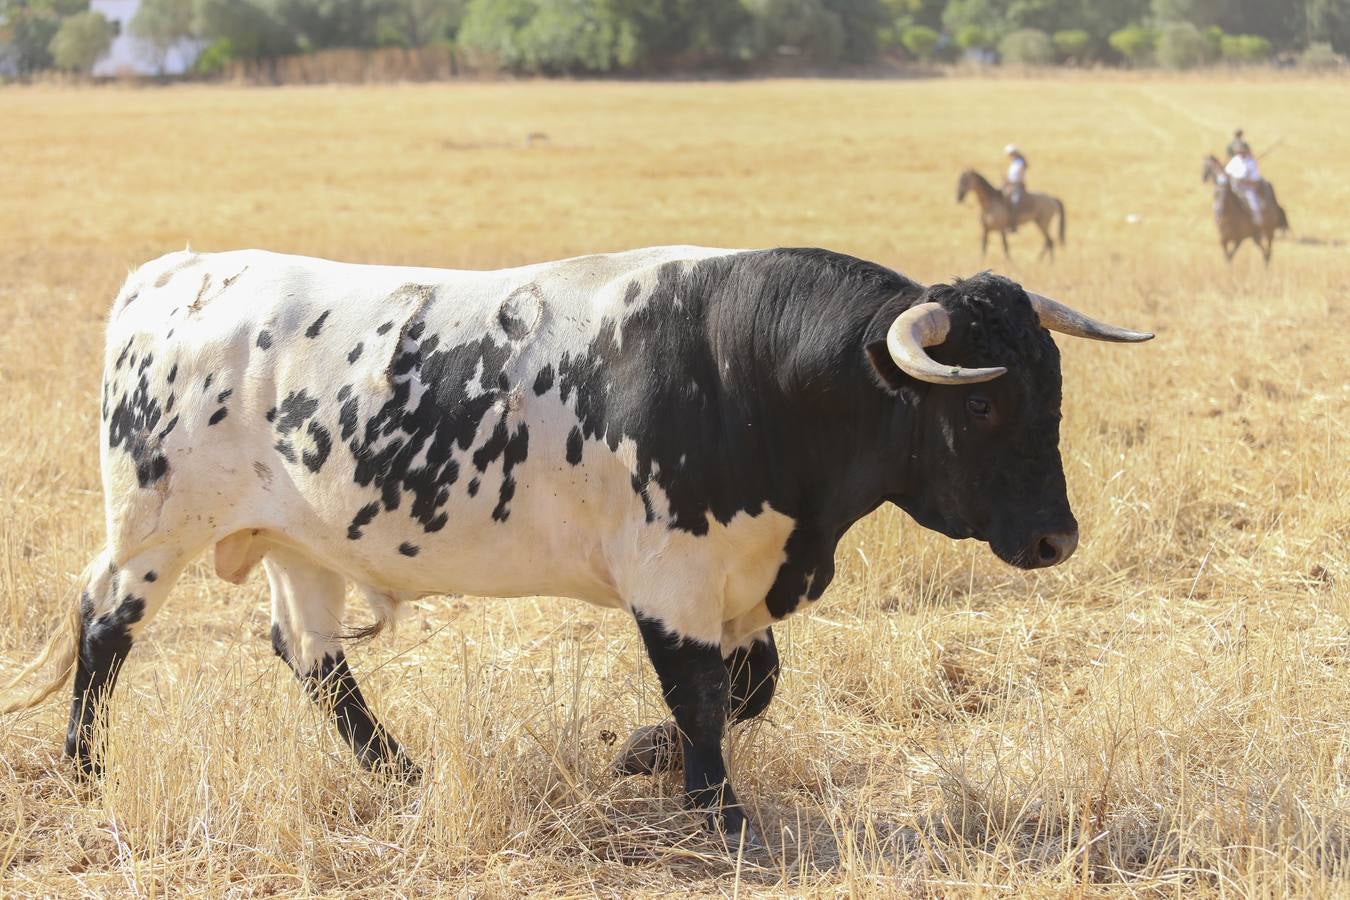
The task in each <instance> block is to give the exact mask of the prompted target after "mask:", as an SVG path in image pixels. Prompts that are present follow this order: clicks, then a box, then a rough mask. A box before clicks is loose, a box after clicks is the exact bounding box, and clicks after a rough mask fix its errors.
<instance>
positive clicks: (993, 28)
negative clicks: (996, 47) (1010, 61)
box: [942, 0, 1008, 46]
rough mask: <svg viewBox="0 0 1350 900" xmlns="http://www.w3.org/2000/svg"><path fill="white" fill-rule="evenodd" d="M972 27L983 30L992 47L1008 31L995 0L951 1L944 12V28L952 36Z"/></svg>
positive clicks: (1000, 9) (1000, 8)
mask: <svg viewBox="0 0 1350 900" xmlns="http://www.w3.org/2000/svg"><path fill="white" fill-rule="evenodd" d="M971 25H974V26H976V27H977V28H980V29H981V30H983V32H984V33H985V34H986V35H987V36H988V37H989V39H990V45H991V46H992V45H993V44H994V43H996V42H997V40H998V37H999V36H1000V35H1002V34H1003V33H1004V32H1005V31H1007V30H1008V29H1007V20H1006V19H1005V18H1004V16H1003V9H1002V7H1001V6H999V5H997V4H996V3H995V0H950V2H949V3H948V4H947V7H946V9H944V10H943V11H942V26H943V27H944V28H945V29H946V30H947V31H948V33H951V34H960V33H961V31H962V29H964V28H967V27H969V26H971Z"/></svg>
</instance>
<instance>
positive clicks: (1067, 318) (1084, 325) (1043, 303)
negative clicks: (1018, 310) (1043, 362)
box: [1027, 291, 1153, 344]
mask: <svg viewBox="0 0 1350 900" xmlns="http://www.w3.org/2000/svg"><path fill="white" fill-rule="evenodd" d="M1027 299H1028V300H1030V301H1031V306H1032V308H1033V309H1035V310H1036V316H1037V318H1039V319H1040V320H1041V327H1042V328H1046V329H1048V330H1050V331H1058V332H1061V333H1063V334H1071V335H1073V336H1074V337H1081V338H1091V339H1092V340H1094V341H1120V342H1124V343H1130V344H1135V343H1138V342H1139V341H1148V340H1152V339H1153V333H1152V332H1150V331H1130V330H1129V329H1128V328H1118V327H1117V326H1115V325H1108V324H1106V323H1105V322H1098V321H1097V320H1096V319H1094V318H1092V317H1091V316H1085V315H1083V314H1082V313H1080V312H1079V311H1078V310H1076V309H1071V308H1069V307H1067V306H1065V305H1064V304H1063V303H1059V302H1058V301H1055V300H1051V299H1050V298H1049V297H1042V296H1041V295H1040V294H1033V293H1032V292H1031V291H1027Z"/></svg>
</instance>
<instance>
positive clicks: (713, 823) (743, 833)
mask: <svg viewBox="0 0 1350 900" xmlns="http://www.w3.org/2000/svg"><path fill="white" fill-rule="evenodd" d="M707 826H708V829H709V830H710V831H713V832H716V833H717V835H718V836H719V837H721V838H722V841H723V842H724V843H725V844H726V846H727V849H728V850H729V851H731V852H732V853H736V852H738V851H739V852H741V853H758V852H760V851H762V850H765V849H767V847H766V845H765V843H764V839H763V838H761V837H760V836H759V832H758V831H756V830H755V826H753V825H751V824H750V819H749V818H747V817H746V815H745V810H744V809H742V808H741V806H740V804H735V805H731V806H724V807H722V808H721V809H719V810H716V811H713V812H710V813H709V814H708V820H707Z"/></svg>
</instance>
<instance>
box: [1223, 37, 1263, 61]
mask: <svg viewBox="0 0 1350 900" xmlns="http://www.w3.org/2000/svg"><path fill="white" fill-rule="evenodd" d="M1219 46H1220V49H1221V50H1222V51H1223V59H1224V62H1230V63H1237V64H1239V65H1240V64H1244V63H1259V62H1265V61H1266V60H1267V59H1269V58H1270V41H1268V40H1266V39H1265V38H1263V37H1261V36H1260V35H1256V34H1225V35H1224V36H1223V41H1222V42H1221V43H1220V45H1219Z"/></svg>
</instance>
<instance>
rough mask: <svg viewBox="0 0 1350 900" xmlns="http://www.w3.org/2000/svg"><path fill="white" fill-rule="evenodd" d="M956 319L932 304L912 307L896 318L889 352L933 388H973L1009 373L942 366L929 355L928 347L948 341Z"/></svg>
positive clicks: (888, 334) (889, 335) (888, 339)
mask: <svg viewBox="0 0 1350 900" xmlns="http://www.w3.org/2000/svg"><path fill="white" fill-rule="evenodd" d="M951 327H952V319H951V316H950V315H949V314H948V313H947V310H945V309H943V308H942V305H941V304H938V303H933V302H931V301H930V302H928V303H920V304H918V305H917V306H911V307H910V308H909V309H907V310H905V311H904V312H902V313H901V314H900V315H898V316H896V317H895V321H894V322H892V323H891V327H890V330H888V331H887V332H886V349H887V350H888V351H889V352H890V354H891V361H892V362H894V363H895V364H896V365H897V366H898V367H899V368H900V370H901V371H902V372H905V373H906V374H908V375H911V376H913V377H914V378H917V379H919V380H920V381H927V382H928V383H930V384H973V383H975V382H977V381H989V380H991V379H994V378H997V377H998V376H1000V375H1002V374H1003V373H1004V372H1006V371H1008V370H1007V369H1005V368H1004V367H1003V366H995V367H994V368H992V369H963V368H961V367H960V366H949V365H945V364H943V363H940V362H938V361H937V360H935V359H933V357H931V356H929V355H928V351H927V350H925V349H924V348H925V347H932V346H934V345H936V344H940V343H942V342H943V341H945V340H946V339H947V332H948V331H950V330H951Z"/></svg>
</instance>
